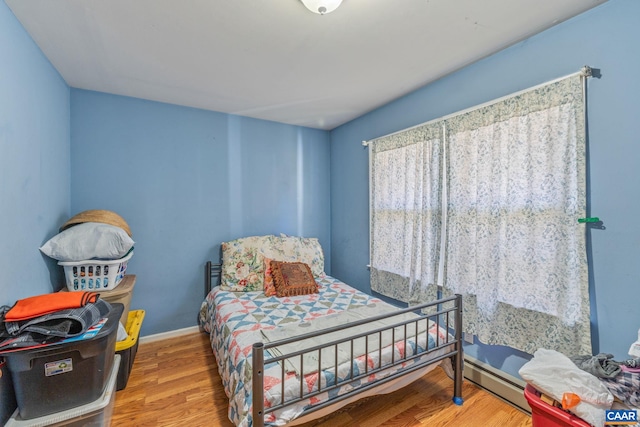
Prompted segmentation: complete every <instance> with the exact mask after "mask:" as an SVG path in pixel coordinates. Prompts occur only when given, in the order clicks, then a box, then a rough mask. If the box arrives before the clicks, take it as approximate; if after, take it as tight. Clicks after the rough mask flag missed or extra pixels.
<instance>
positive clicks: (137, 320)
mask: <svg viewBox="0 0 640 427" xmlns="http://www.w3.org/2000/svg"><path fill="white" fill-rule="evenodd" d="M143 319H144V310H133V311H130V312H129V318H128V320H127V326H126V327H125V328H126V330H127V335H128V336H129V337H128V338H127V339H126V340H122V341H118V342H116V353H117V354H119V355H120V357H121V358H122V362H121V363H120V371H118V385H117V390H118V391H119V390H122V389H123V388H125V387H126V386H127V381H129V374H130V373H131V368H132V367H133V361H134V359H135V358H136V353H137V352H138V338H139V337H140V328H141V327H142V320H143Z"/></svg>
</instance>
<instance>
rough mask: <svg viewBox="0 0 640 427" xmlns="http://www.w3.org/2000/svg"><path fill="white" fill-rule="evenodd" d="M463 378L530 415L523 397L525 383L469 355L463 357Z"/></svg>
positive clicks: (529, 409)
mask: <svg viewBox="0 0 640 427" xmlns="http://www.w3.org/2000/svg"><path fill="white" fill-rule="evenodd" d="M464 377H465V378H466V379H468V380H469V381H471V382H472V383H474V384H477V385H478V386H480V387H482V388H484V389H485V390H487V391H489V392H491V393H493V394H495V395H496V396H498V397H499V398H501V399H502V400H504V401H506V402H508V403H510V404H512V405H513V406H515V407H517V408H518V409H520V410H522V411H524V412H527V413H531V407H530V406H529V404H528V403H527V399H525V397H524V387H525V385H526V383H525V382H524V381H523V380H521V379H519V378H515V377H514V376H512V375H509V374H508V373H506V372H503V371H501V370H499V369H496V368H494V367H493V366H491V365H489V364H487V363H485V362H481V361H480V360H478V359H476V358H474V357H471V356H469V355H466V354H465V356H464Z"/></svg>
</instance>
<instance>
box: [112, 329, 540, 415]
mask: <svg viewBox="0 0 640 427" xmlns="http://www.w3.org/2000/svg"><path fill="white" fill-rule="evenodd" d="M452 396H453V381H452V380H451V379H450V378H448V377H447V376H446V375H445V373H444V371H442V369H440V368H436V369H434V370H433V371H432V372H430V373H428V374H427V375H425V376H424V377H422V378H420V379H419V380H417V381H415V382H413V383H412V384H410V385H408V386H406V387H404V388H402V389H401V390H398V391H396V392H394V393H390V394H387V395H381V396H372V397H369V398H366V399H363V400H361V401H358V402H355V403H353V404H352V405H349V406H347V407H346V408H343V409H340V410H338V411H336V412H334V413H333V414H331V415H329V416H327V417H324V418H321V419H319V420H314V421H310V422H308V423H305V424H302V425H301V426H302V427H312V426H313V427H376V426H385V427H418V426H429V427H437V426H456V427H466V426H470V427H471V426H474V427H475V426H483V427H492V426H496V427H498V426H500V427H503V426H508V427H531V417H530V416H529V415H528V414H525V413H523V412H521V411H520V410H518V409H516V408H514V407H512V406H511V405H509V404H507V403H505V402H503V401H502V400H500V399H499V398H497V397H495V396H493V395H492V394H490V393H488V392H486V391H484V390H482V389H480V388H478V387H477V386H475V385H474V384H472V383H470V382H468V381H465V382H464V383H463V397H464V399H465V402H464V404H463V405H462V406H457V405H455V404H454V403H453V402H452V401H451V397H452ZM227 405H228V399H227V396H226V394H225V392H224V389H223V388H222V380H221V379H220V375H219V374H218V368H217V365H216V362H215V359H214V357H213V354H212V352H211V348H210V344H209V337H208V336H207V335H206V334H201V333H193V334H189V335H185V336H181V337H177V338H171V339H168V340H163V341H155V342H150V343H140V345H139V347H138V352H137V355H136V358H135V361H134V364H133V368H132V370H131V374H130V376H129V380H128V382H127V386H126V388H125V389H124V390H121V391H118V392H117V393H116V402H115V407H114V411H113V415H112V423H111V425H112V426H114V427H115V426H117V427H120V426H136V427H138V426H141V427H147V426H149V427H183V426H189V427H200V426H202V427H205V426H212V427H233V423H231V421H229V418H228V417H227Z"/></svg>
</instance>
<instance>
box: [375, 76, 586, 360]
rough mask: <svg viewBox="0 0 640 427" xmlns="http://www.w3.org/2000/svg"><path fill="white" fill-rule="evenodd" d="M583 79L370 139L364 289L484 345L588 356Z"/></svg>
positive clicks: (557, 84) (558, 83)
mask: <svg viewBox="0 0 640 427" xmlns="http://www.w3.org/2000/svg"><path fill="white" fill-rule="evenodd" d="M582 78H583V77H582V76H581V75H575V76H572V77H569V78H566V79H562V80H559V81H556V82H553V83H551V84H548V85H544V86H541V87H538V88H535V89H532V90H530V91H527V92H524V93H520V94H517V95H515V96H512V97H509V98H507V99H504V100H501V101H498V102H495V103H493V104H490V105H487V106H484V107H481V108H478V109H475V110H472V111H469V112H466V113H461V114H459V115H455V116H453V117H450V118H447V119H443V120H441V121H436V122H433V123H429V124H427V125H423V126H420V127H418V128H414V129H410V130H407V131H405V132H401V133H398V134H394V135H392V136H389V137H383V138H380V139H378V140H375V141H374V143H373V144H372V145H371V152H370V153H371V159H370V161H371V286H372V289H373V290H374V291H377V292H380V293H382V294H384V295H388V296H391V297H393V298H396V299H399V300H401V301H405V302H409V303H416V302H419V301H424V300H427V299H432V298H434V297H435V295H436V291H437V289H438V287H437V285H438V284H441V285H442V288H441V289H442V291H443V294H444V296H448V295H450V294H453V293H460V294H462V295H463V301H464V304H463V305H464V317H463V319H464V329H465V331H467V332H469V333H473V334H476V335H477V336H478V338H479V339H480V340H481V341H482V342H484V343H487V344H500V345H508V346H510V347H513V348H517V349H520V350H522V351H525V352H528V353H533V352H534V351H535V350H536V349H538V348H540V347H543V348H550V349H555V350H557V351H560V352H563V353H565V354H590V353H591V341H590V329H589V292H588V270H587V259H586V238H585V230H584V225H581V224H579V223H578V218H581V217H585V216H586V178H585V176H586V171H585V170H586V165H585V164H586V155H585V127H584V126H585V124H584V99H583V83H582Z"/></svg>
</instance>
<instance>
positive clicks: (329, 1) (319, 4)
mask: <svg viewBox="0 0 640 427" xmlns="http://www.w3.org/2000/svg"><path fill="white" fill-rule="evenodd" d="M300 1H301V2H302V4H304V5H305V7H306V8H307V9H309V10H310V11H311V12H313V13H317V14H319V15H324V14H327V13H329V12H333V11H334V10H336V9H337V8H338V6H340V3H342V0H300Z"/></svg>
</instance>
